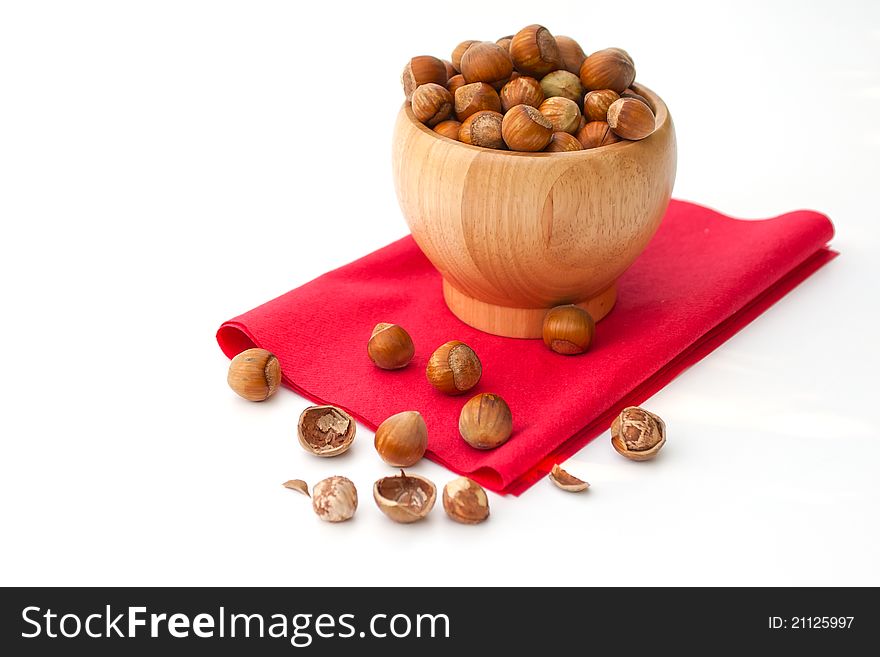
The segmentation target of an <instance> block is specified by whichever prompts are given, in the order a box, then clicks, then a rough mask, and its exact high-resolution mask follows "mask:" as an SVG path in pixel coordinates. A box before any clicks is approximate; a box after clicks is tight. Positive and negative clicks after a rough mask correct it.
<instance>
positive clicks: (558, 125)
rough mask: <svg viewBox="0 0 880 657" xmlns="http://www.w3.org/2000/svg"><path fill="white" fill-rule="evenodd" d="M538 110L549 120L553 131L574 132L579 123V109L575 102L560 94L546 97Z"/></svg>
mask: <svg viewBox="0 0 880 657" xmlns="http://www.w3.org/2000/svg"><path fill="white" fill-rule="evenodd" d="M538 111H539V112H541V114H542V115H543V116H544V118H546V119H547V120H548V121H550V125H552V126H553V132H568V133H570V134H574V133H575V132H577V130H578V127H580V124H581V111H580V109H579V108H578V106H577V103H576V102H574V101H573V100H569V99H568V98H563V97H562V96H553V97H552V98H548V99H547V100H545V101H544V102H543V103H541V106H540V107H539V108H538Z"/></svg>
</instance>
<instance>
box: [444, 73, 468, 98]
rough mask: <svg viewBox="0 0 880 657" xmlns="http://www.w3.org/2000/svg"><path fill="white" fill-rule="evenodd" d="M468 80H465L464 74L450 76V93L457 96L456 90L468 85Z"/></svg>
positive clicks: (448, 84)
mask: <svg viewBox="0 0 880 657" xmlns="http://www.w3.org/2000/svg"><path fill="white" fill-rule="evenodd" d="M466 84H467V82H465V81H464V76H463V75H462V74H461V73H459V74H458V75H453V76H452V77H451V78H449V82H447V83H446V88H447V89H449V93H451V94H452V96H453V97H455V92H456V91H458V89H459V88H460V87H463V86H464V85H466Z"/></svg>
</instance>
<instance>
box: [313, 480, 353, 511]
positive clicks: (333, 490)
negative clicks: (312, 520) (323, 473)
mask: <svg viewBox="0 0 880 657" xmlns="http://www.w3.org/2000/svg"><path fill="white" fill-rule="evenodd" d="M357 506H358V495H357V488H355V486H354V483H352V481H351V479H348V478H347V477H328V478H327V479H322V480H321V481H319V482H318V483H317V484H315V487H314V488H313V489H312V509H314V511H315V513H316V514H318V517H319V518H320V519H321V520H325V521H327V522H344V521H346V520H348V519H349V518H351V517H352V516H353V515H354V512H355V511H357Z"/></svg>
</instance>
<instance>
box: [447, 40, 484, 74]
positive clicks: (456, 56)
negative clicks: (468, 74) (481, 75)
mask: <svg viewBox="0 0 880 657" xmlns="http://www.w3.org/2000/svg"><path fill="white" fill-rule="evenodd" d="M475 43H479V40H475V39H468V40H467V41H462V42H461V43H459V44H458V45H457V46H455V50H453V51H452V65H453V66H454V67H455V70H456V71H458V72H459V73H461V58H462V56H463V55H464V54H465V53H466V52H467V50H468V48H470V47H471V46H472V45H474V44H475Z"/></svg>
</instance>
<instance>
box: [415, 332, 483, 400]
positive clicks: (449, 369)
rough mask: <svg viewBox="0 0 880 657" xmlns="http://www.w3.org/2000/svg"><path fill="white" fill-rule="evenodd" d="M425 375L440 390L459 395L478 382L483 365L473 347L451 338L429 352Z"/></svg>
mask: <svg viewBox="0 0 880 657" xmlns="http://www.w3.org/2000/svg"><path fill="white" fill-rule="evenodd" d="M425 375H426V376H427V377H428V381H429V382H430V383H431V385H432V386H434V387H435V388H436V389H437V390H439V391H440V392H445V393H446V394H447V395H460V394H462V393H464V392H467V391H468V390H470V389H471V388H473V387H474V386H475V385H477V384H478V383H479V382H480V377H481V376H482V375H483V366H482V364H481V363H480V359H479V358H478V357H477V353H476V352H475V351H474V350H473V349H471V348H470V347H469V346H467V345H466V344H465V343H464V342H461V341H459V340H451V341H449V342H447V343H445V344H442V345H440V346H439V347H437V350H436V351H435V352H434V353H433V354H431V358H430V359H429V360H428V367H427V368H426V369H425Z"/></svg>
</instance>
